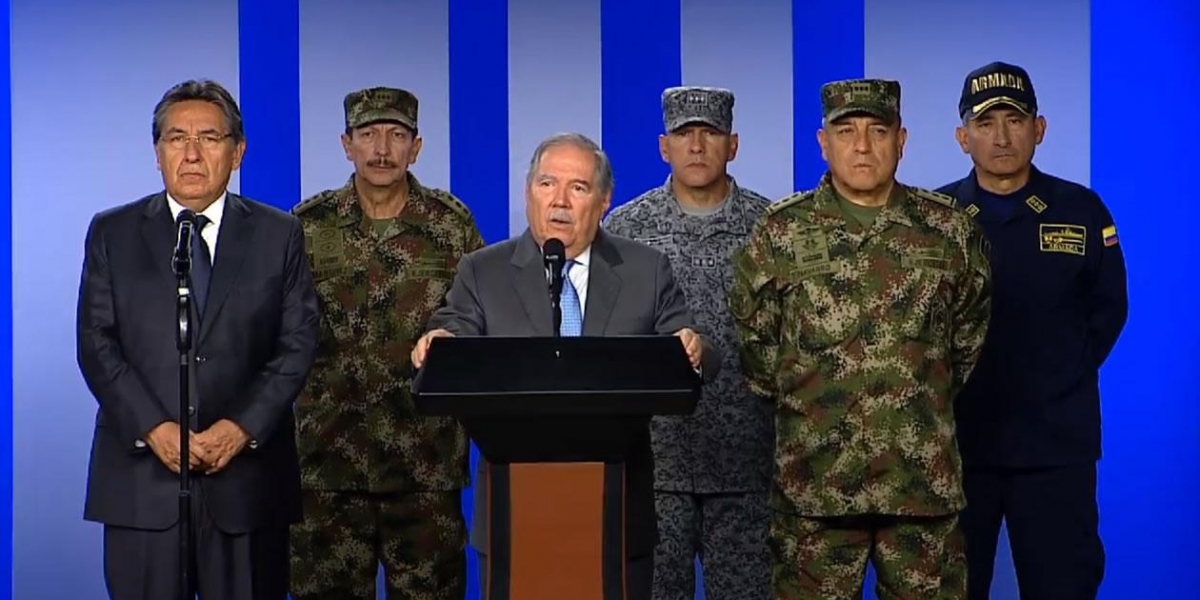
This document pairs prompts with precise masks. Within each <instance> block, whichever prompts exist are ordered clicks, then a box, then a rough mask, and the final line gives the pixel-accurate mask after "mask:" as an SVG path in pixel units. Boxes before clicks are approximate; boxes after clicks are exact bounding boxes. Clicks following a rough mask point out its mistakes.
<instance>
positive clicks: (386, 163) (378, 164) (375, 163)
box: [367, 158, 396, 169]
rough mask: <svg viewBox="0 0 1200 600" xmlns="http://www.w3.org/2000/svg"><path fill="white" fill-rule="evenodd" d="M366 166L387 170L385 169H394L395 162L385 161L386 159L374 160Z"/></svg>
mask: <svg viewBox="0 0 1200 600" xmlns="http://www.w3.org/2000/svg"><path fill="white" fill-rule="evenodd" d="M367 165H368V166H371V167H381V168H385V169H387V168H391V167H395V166H396V162H395V161H393V160H391V159H387V158H376V159H375V160H372V161H371V162H368V163H367Z"/></svg>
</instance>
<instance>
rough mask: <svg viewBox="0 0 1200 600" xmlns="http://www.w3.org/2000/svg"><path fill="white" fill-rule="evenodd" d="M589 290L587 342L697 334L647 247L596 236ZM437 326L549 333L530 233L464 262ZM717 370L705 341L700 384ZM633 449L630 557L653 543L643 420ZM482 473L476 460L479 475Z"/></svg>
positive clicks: (480, 519)
mask: <svg viewBox="0 0 1200 600" xmlns="http://www.w3.org/2000/svg"><path fill="white" fill-rule="evenodd" d="M587 290H588V291H587V306H586V307H584V319H583V335H585V336H604V335H650V334H664V335H669V334H672V333H675V332H676V331H678V330H679V329H682V328H684V327H692V328H694V327H695V325H694V323H693V320H692V315H691V312H690V311H689V310H688V307H687V303H686V301H685V300H684V296H683V291H682V290H681V289H680V288H679V287H678V286H677V285H676V283H675V277H674V275H673V274H672V272H671V263H670V261H669V260H668V259H667V257H666V255H664V254H662V253H661V252H659V251H658V250H655V249H654V248H651V247H650V246H647V245H645V244H641V243H639V242H635V241H633V240H630V239H627V238H623V237H620V236H616V235H613V234H609V233H604V232H603V231H602V232H600V233H599V234H598V235H597V236H596V239H595V241H594V242H592V254H591V264H590V266H589V267H588V288H587ZM439 327H440V328H443V329H446V330H448V331H451V332H453V333H454V334H455V335H496V336H545V337H549V336H551V335H552V334H553V331H552V330H551V329H552V327H553V323H552V318H551V307H550V296H549V293H548V292H547V289H546V275H545V269H544V267H543V263H542V252H541V249H539V248H538V245H537V242H536V241H535V240H534V239H533V236H532V235H531V234H530V232H529V231H528V230H526V231H525V233H524V235H522V236H520V237H517V238H513V239H510V240H507V241H504V242H500V243H498V244H494V245H491V246H488V247H486V248H483V249H481V250H477V251H476V252H473V253H471V254H468V255H467V256H465V257H463V259H462V261H461V262H460V263H459V266H458V272H457V273H456V275H455V277H454V284H453V286H452V287H451V289H450V292H449V294H447V303H446V306H445V307H443V308H442V309H440V310H439V311H437V312H436V313H434V316H433V317H432V319H430V322H429V328H430V329H436V328H439ZM720 364H721V357H720V355H719V353H718V352H717V351H716V350H714V349H713V347H712V346H711V345H710V344H709V343H708V342H707V341H705V343H704V355H703V369H702V370H703V372H704V375H705V377H706V378H711V377H712V376H715V375H716V373H717V371H718V370H719V369H720ZM638 446H639V448H641V451H639V452H638V453H637V455H636V456H635V457H633V458H631V459H630V460H629V462H628V463H627V464H626V469H627V472H626V481H627V485H628V497H629V498H630V500H629V505H628V513H627V514H628V519H627V521H626V523H627V530H626V536H627V538H626V542H627V547H628V549H629V554H630V555H631V556H638V555H642V554H646V553H648V552H650V551H652V550H653V548H654V545H655V543H656V542H657V520H656V518H655V514H654V495H653V488H654V459H653V456H652V454H651V451H650V429H649V421H647V424H646V430H645V433H644V436H643V437H642V439H641V440H640V441H639V442H638ZM486 468H487V463H486V461H482V460H481V461H480V465H479V473H480V474H482V473H483V472H484V470H485V469H486ZM475 481H476V484H477V485H476V486H475V511H474V518H473V525H472V534H471V544H472V545H473V546H474V547H475V548H476V549H477V550H480V551H484V552H486V551H487V547H486V542H487V540H486V530H487V524H486V522H485V521H484V519H485V518H486V512H485V510H484V506H483V503H484V501H485V499H484V495H483V486H481V485H478V483H479V482H481V481H482V477H480V476H478V475H477V476H476V479H475Z"/></svg>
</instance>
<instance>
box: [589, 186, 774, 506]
mask: <svg viewBox="0 0 1200 600" xmlns="http://www.w3.org/2000/svg"><path fill="white" fill-rule="evenodd" d="M769 204H770V202H769V201H768V200H767V199H766V198H764V197H762V196H760V195H758V194H756V193H754V192H752V191H750V190H747V189H743V188H740V187H738V185H737V183H736V182H735V181H733V179H732V178H731V179H730V191H729V197H728V198H727V199H726V201H725V204H724V206H722V207H721V209H720V210H719V211H718V212H716V213H715V214H712V215H708V216H693V215H688V214H686V213H684V212H683V211H682V210H681V209H680V208H679V204H678V201H677V200H676V199H675V196H674V194H673V193H672V192H671V180H670V179H669V178H668V179H667V182H666V183H665V184H663V186H662V187H658V188H654V189H652V190H650V191H648V192H646V193H645V194H642V195H641V196H638V197H637V198H635V199H633V200H631V201H630V202H629V203H627V204H625V205H623V206H621V207H619V208H617V209H616V210H614V211H612V213H611V214H609V216H608V217H607V219H605V225H604V227H605V229H607V230H609V231H612V232H613V233H616V234H618V235H623V236H626V237H630V238H633V239H635V240H637V241H639V242H642V243H644V244H649V245H651V246H654V247H655V248H657V249H659V250H661V251H662V252H663V253H665V254H666V255H667V256H668V257H669V258H670V260H671V270H672V271H673V272H674V273H675V279H676V281H678V282H679V285H680V287H682V288H683V293H684V296H685V297H686V298H687V303H688V307H689V308H690V309H691V311H692V314H693V315H694V316H695V319H696V324H697V326H698V327H699V328H700V329H703V330H704V332H705V333H706V334H708V335H709V336H710V339H711V340H712V342H713V344H714V345H716V346H717V347H718V348H719V349H720V350H721V352H722V353H723V355H724V363H723V364H722V366H721V372H720V373H719V374H718V375H717V378H716V379H715V380H713V381H712V382H710V383H708V384H707V385H705V386H704V390H703V395H702V396H701V399H700V402H699V404H698V406H697V407H696V412H695V413H694V414H693V415H691V416H686V417H658V418H655V419H654V420H653V421H652V422H651V427H650V432H651V438H652V441H653V445H654V480H655V481H654V484H655V488H657V489H660V490H670V491H679V492H694V493H720V492H745V491H766V490H767V489H768V485H769V483H770V481H771V450H772V448H773V447H774V437H773V432H774V423H773V422H772V412H771V408H772V407H771V405H770V404H769V402H768V401H767V400H766V399H764V398H762V397H759V396H757V395H756V394H754V393H752V392H751V391H750V387H749V385H747V383H746V379H745V377H743V376H742V373H741V369H740V368H738V350H737V346H736V337H737V336H736V332H735V330H734V325H733V318H732V317H731V316H730V314H729V309H728V304H727V303H726V297H727V294H728V293H729V286H730V284H731V283H732V281H733V264H732V262H730V257H731V256H732V254H733V251H734V250H735V249H737V248H739V247H740V246H742V245H743V244H745V243H746V238H747V237H749V235H750V231H751V230H752V229H753V227H754V223H755V221H757V220H758V218H759V217H760V216H761V215H762V214H763V211H765V210H766V208H767V206H768V205H769Z"/></svg>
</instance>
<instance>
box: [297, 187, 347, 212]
mask: <svg viewBox="0 0 1200 600" xmlns="http://www.w3.org/2000/svg"><path fill="white" fill-rule="evenodd" d="M335 195H336V194H329V193H325V192H322V193H320V194H317V195H315V196H313V197H312V198H309V199H308V200H305V201H303V202H301V203H299V204H297V205H295V206H293V207H292V214H293V215H299V214H300V213H303V212H305V211H307V210H309V209H311V208H313V207H314V206H317V205H319V204H321V203H322V202H324V201H326V200H328V199H330V198H333V197H334V196H335Z"/></svg>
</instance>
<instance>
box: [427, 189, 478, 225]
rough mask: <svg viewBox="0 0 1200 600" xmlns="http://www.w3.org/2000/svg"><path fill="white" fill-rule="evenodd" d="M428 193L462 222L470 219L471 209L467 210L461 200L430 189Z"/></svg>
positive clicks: (449, 194) (442, 191)
mask: <svg viewBox="0 0 1200 600" xmlns="http://www.w3.org/2000/svg"><path fill="white" fill-rule="evenodd" d="M429 193H430V194H432V195H433V197H434V198H437V199H438V202H441V203H442V204H444V205H446V207H447V208H449V209H450V211H451V212H453V213H454V214H456V215H458V216H459V217H460V218H462V219H464V220H470V219H471V209H469V208H467V205H466V204H463V202H462V200H459V199H458V198H456V197H455V196H454V194H451V193H450V192H447V191H445V190H432V189H431V190H429Z"/></svg>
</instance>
